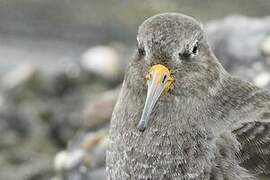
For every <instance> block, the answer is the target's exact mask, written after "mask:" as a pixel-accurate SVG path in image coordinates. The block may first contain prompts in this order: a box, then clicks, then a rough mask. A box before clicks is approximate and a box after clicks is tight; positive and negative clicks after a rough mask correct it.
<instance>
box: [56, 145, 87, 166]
mask: <svg viewBox="0 0 270 180" xmlns="http://www.w3.org/2000/svg"><path fill="white" fill-rule="evenodd" d="M85 154H86V152H85V151H84V150H83V149H76V150H73V151H70V152H68V151H61V152H59V153H58V154H57V155H56V156H55V159H54V168H55V170H56V171H64V170H71V169H74V168H76V167H77V166H79V165H80V163H81V161H82V159H83V157H84V156H85Z"/></svg>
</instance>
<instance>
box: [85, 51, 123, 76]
mask: <svg viewBox="0 0 270 180" xmlns="http://www.w3.org/2000/svg"><path fill="white" fill-rule="evenodd" d="M81 66H82V68H83V69H85V70H87V71H88V72H89V73H92V74H94V75H97V76H100V77H102V78H104V79H106V80H108V81H116V80H118V79H119V77H120V76H121V75H122V74H123V69H122V67H121V61H120V56H119V55H118V53H117V52H116V50H114V49H113V48H111V47H107V46H95V47H92V48H90V49H89V50H87V51H86V52H85V53H84V54H83V55H82V59H81Z"/></svg>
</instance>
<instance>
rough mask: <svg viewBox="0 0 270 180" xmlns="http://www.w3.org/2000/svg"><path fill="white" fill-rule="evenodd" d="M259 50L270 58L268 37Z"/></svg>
mask: <svg viewBox="0 0 270 180" xmlns="http://www.w3.org/2000/svg"><path fill="white" fill-rule="evenodd" d="M261 50H262V52H263V54H264V55H265V56H270V36H269V37H267V38H266V39H265V40H264V41H263V42H262V44H261Z"/></svg>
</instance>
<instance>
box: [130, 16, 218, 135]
mask: <svg viewBox="0 0 270 180" xmlns="http://www.w3.org/2000/svg"><path fill="white" fill-rule="evenodd" d="M137 43H138V50H137V56H136V57H137V58H135V60H134V62H133V63H132V64H133V66H136V69H137V70H138V71H140V72H142V73H141V74H140V76H144V79H145V81H146V84H147V97H146V101H145V106H144V110H143V112H142V117H141V120H140V123H139V125H138V128H139V130H141V131H143V130H144V129H145V128H146V127H147V123H148V120H149V116H150V114H151V112H152V110H153V108H154V106H155V104H156V102H157V101H158V99H159V98H160V96H169V95H171V96H172V95H174V96H194V95H197V96H200V95H203V93H205V94H207V92H208V91H209V88H211V87H212V86H214V85H215V81H216V80H217V79H219V78H220V77H219V76H220V75H219V74H220V73H219V70H218V69H219V68H220V64H219V63H218V62H217V60H216V58H215V57H214V55H213V54H212V52H211V50H210V48H209V46H208V44H207V42H206V40H205V35H204V32H203V29H202V25H201V24H200V23H199V22H197V21H196V20H194V19H193V18H191V17H188V16H186V15H182V14H177V13H165V14H159V15H156V16H153V17H151V18H149V19H147V20H146V21H144V22H143V23H142V24H141V26H140V27H139V30H138V35H137ZM145 67H147V68H145ZM137 74H139V73H137ZM142 79H143V78H142Z"/></svg>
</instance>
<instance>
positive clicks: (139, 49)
mask: <svg viewBox="0 0 270 180" xmlns="http://www.w3.org/2000/svg"><path fill="white" fill-rule="evenodd" d="M138 52H139V55H140V56H145V50H144V48H138Z"/></svg>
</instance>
